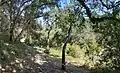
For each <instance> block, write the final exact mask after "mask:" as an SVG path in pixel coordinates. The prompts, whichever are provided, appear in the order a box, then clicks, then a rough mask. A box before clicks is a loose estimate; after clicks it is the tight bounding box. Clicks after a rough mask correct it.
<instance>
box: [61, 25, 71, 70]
mask: <svg viewBox="0 0 120 73" xmlns="http://www.w3.org/2000/svg"><path fill="white" fill-rule="evenodd" d="M71 28H72V25H70V27H69V29H68V32H67V36H66V37H65V40H64V44H63V49H62V70H66V67H65V49H66V45H67V42H68V40H69V38H70V31H71Z"/></svg>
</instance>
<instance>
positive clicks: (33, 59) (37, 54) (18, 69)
mask: <svg viewBox="0 0 120 73" xmlns="http://www.w3.org/2000/svg"><path fill="white" fill-rule="evenodd" d="M24 46H25V47H24V51H25V55H24V56H23V57H21V58H16V59H15V60H13V61H11V62H6V63H4V64H1V65H0V73H89V70H88V69H87V68H85V67H83V66H78V65H74V64H71V63H70V62H69V63H67V62H66V63H67V65H66V71H63V70H61V59H59V58H55V57H51V56H50V55H47V54H45V53H43V52H42V51H41V50H36V49H35V48H32V47H30V46H27V45H25V44H24Z"/></svg>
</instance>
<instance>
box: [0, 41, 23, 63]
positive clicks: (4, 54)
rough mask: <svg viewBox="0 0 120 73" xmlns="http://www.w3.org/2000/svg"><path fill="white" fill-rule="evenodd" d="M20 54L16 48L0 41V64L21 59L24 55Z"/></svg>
mask: <svg viewBox="0 0 120 73" xmlns="http://www.w3.org/2000/svg"><path fill="white" fill-rule="evenodd" d="M22 53H23V50H22V49H18V48H17V47H16V46H14V45H12V44H9V43H5V42H4V41H2V40H0V58H1V59H0V63H3V62H6V61H7V62H8V61H11V60H14V59H15V57H16V58H17V57H21V55H24V54H22Z"/></svg>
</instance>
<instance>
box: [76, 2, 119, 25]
mask: <svg viewBox="0 0 120 73" xmlns="http://www.w3.org/2000/svg"><path fill="white" fill-rule="evenodd" d="M77 1H78V2H79V3H80V4H81V5H82V6H83V7H84V8H85V9H86V13H87V16H88V17H89V19H90V21H91V22H92V23H93V24H95V23H98V22H102V21H104V20H115V21H117V22H120V20H119V19H117V18H114V17H101V18H95V17H94V16H92V12H91V10H90V9H89V7H88V6H87V5H86V4H85V3H84V1H83V0H77Z"/></svg>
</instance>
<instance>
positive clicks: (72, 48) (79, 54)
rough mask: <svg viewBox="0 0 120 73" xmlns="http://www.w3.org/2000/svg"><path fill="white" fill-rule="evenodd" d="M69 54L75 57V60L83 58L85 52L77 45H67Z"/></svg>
mask: <svg viewBox="0 0 120 73" xmlns="http://www.w3.org/2000/svg"><path fill="white" fill-rule="evenodd" d="M66 48H67V52H66V53H67V54H68V55H70V56H72V57H74V58H83V57H84V51H83V50H82V49H81V48H80V46H79V45H77V44H72V45H70V44H67V47H66Z"/></svg>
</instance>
